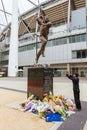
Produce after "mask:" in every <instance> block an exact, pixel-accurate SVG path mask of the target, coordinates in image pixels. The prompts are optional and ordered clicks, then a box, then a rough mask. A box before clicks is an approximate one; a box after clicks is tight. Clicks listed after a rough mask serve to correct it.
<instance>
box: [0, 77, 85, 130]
mask: <svg viewBox="0 0 87 130" xmlns="http://www.w3.org/2000/svg"><path fill="white" fill-rule="evenodd" d="M0 88H4V89H11V90H14V91H19V92H24V93H26V91H27V78H0ZM80 90H81V92H80V95H81V102H82V111H80V112H76V114H74V115H72V116H70V118H68V119H66V120H65V121H64V123H63V124H61V125H60V124H58V125H57V124H56V127H55V128H54V127H53V130H87V79H86V78H80ZM53 92H54V94H55V95H59V94H63V95H65V96H66V97H68V98H71V99H73V92H72V82H71V81H70V80H69V79H67V78H54V80H53ZM58 126H59V128H58ZM31 130H32V129H31Z"/></svg>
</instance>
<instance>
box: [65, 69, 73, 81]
mask: <svg viewBox="0 0 87 130" xmlns="http://www.w3.org/2000/svg"><path fill="white" fill-rule="evenodd" d="M66 76H67V77H68V78H69V79H70V80H73V76H72V75H71V74H70V73H69V72H68V71H67V72H66Z"/></svg>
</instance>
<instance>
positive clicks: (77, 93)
mask: <svg viewBox="0 0 87 130" xmlns="http://www.w3.org/2000/svg"><path fill="white" fill-rule="evenodd" d="M66 76H67V77H68V78H69V79H70V80H72V83H73V94H74V100H75V105H76V110H78V111H80V110H81V102H80V89H79V75H78V73H74V74H73V75H71V74H69V72H68V71H67V72H66Z"/></svg>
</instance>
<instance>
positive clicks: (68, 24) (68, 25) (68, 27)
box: [67, 0, 71, 32]
mask: <svg viewBox="0 0 87 130" xmlns="http://www.w3.org/2000/svg"><path fill="white" fill-rule="evenodd" d="M70 3H71V2H70V0H68V23H67V30H68V32H69V31H70Z"/></svg>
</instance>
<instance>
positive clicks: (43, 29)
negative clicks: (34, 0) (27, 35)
mask: <svg viewBox="0 0 87 130" xmlns="http://www.w3.org/2000/svg"><path fill="white" fill-rule="evenodd" d="M36 20H37V22H38V24H39V27H40V36H39V37H40V41H41V43H42V45H41V48H40V50H39V51H38V53H37V55H36V63H38V59H39V57H40V55H42V56H43V57H44V51H45V47H46V44H47V40H48V34H49V28H50V27H51V25H52V24H51V22H50V21H49V18H48V16H47V15H46V14H45V12H44V11H43V10H42V9H41V10H40V16H39V17H38V18H37V19H36Z"/></svg>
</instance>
